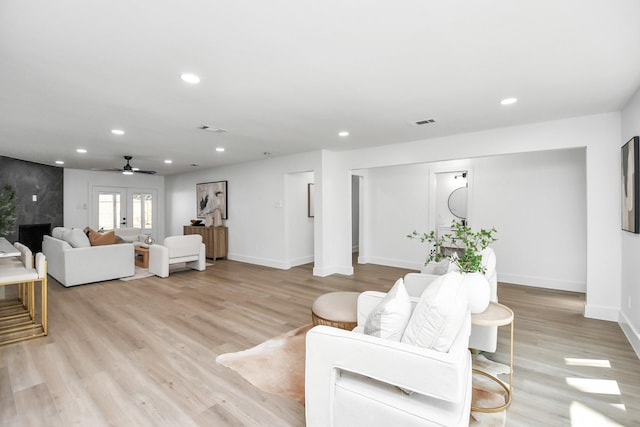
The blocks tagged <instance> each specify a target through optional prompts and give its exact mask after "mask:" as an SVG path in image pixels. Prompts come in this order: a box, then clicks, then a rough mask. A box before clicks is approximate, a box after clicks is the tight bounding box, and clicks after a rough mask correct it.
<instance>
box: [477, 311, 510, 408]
mask: <svg viewBox="0 0 640 427" xmlns="http://www.w3.org/2000/svg"><path fill="white" fill-rule="evenodd" d="M514 321H515V319H514ZM514 321H512V322H511V343H510V346H509V347H510V348H509V387H507V386H506V385H505V384H504V382H502V380H500V379H499V378H497V377H495V376H493V375H491V374H489V373H487V372H484V371H481V370H479V369H472V372H473V373H474V374H479V375H482V376H484V377H487V378H489V379H491V380H493V381H494V382H495V383H496V384H498V385H499V386H500V387H502V388H503V389H504V391H505V392H506V393H507V398H506V399H505V402H504V405H500V406H496V407H492V408H478V407H476V406H472V407H471V410H472V411H475V412H500V411H503V410H505V409H507V408H508V407H509V405H511V398H512V397H513V323H514Z"/></svg>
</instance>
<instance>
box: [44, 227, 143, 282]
mask: <svg viewBox="0 0 640 427" xmlns="http://www.w3.org/2000/svg"><path fill="white" fill-rule="evenodd" d="M43 239H44V240H43V242H42V252H43V253H44V255H45V256H46V257H47V262H48V271H49V275H51V276H52V277H53V278H54V279H56V280H57V281H58V282H60V284H62V285H63V286H66V287H69V286H75V285H83V284H86V283H93V282H100V281H103V280H112V279H119V278H121V277H127V276H133V275H134V273H135V266H134V253H133V244H131V243H119V244H112V245H102V246H91V243H90V242H89V239H88V237H87V236H86V235H85V234H84V232H83V231H82V230H81V229H79V228H75V229H70V228H64V227H56V228H54V229H53V230H52V232H51V236H44V238H43Z"/></svg>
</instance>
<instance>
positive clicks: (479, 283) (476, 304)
mask: <svg viewBox="0 0 640 427" xmlns="http://www.w3.org/2000/svg"><path fill="white" fill-rule="evenodd" d="M464 282H465V284H466V286H467V292H468V295H469V311H471V313H482V312H483V311H485V310H486V309H487V307H488V306H489V302H490V300H491V286H489V282H488V281H487V278H486V277H484V274H482V273H478V272H474V273H465V278H464Z"/></svg>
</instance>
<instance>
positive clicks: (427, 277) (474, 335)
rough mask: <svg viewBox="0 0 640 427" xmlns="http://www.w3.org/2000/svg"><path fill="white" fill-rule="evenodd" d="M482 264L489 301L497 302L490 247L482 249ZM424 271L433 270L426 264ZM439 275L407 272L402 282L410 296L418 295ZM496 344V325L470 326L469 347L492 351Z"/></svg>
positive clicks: (495, 272) (496, 287)
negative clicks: (489, 293) (489, 292)
mask: <svg viewBox="0 0 640 427" xmlns="http://www.w3.org/2000/svg"><path fill="white" fill-rule="evenodd" d="M482 265H483V266H484V268H485V269H486V271H485V273H484V275H485V277H486V278H487V281H488V282H489V287H490V289H491V301H494V302H498V273H497V271H496V254H495V252H494V251H493V249H491V248H486V249H484V250H483V251H482ZM425 271H433V266H431V265H429V266H427V269H426V270H425ZM438 277H440V275H438V274H433V273H409V274H407V275H406V276H405V277H404V284H405V286H406V287H407V292H408V293H409V295H410V296H417V297H419V296H420V295H421V294H422V292H423V291H424V289H425V288H426V287H427V286H428V285H429V284H430V283H431V282H433V281H434V280H435V279H437V278H438ZM497 345H498V328H497V326H477V325H473V326H472V327H471V336H470V337H469V348H473V349H476V350H481V351H488V352H490V353H493V352H495V351H496V348H497Z"/></svg>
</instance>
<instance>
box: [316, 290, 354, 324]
mask: <svg viewBox="0 0 640 427" xmlns="http://www.w3.org/2000/svg"><path fill="white" fill-rule="evenodd" d="M358 295H360V293H359V292H330V293H328V294H324V295H321V296H319V297H318V298H316V300H315V301H314V302H313V305H312V306H311V318H312V319H313V324H314V325H316V326H317V325H327V326H333V327H334V328H341V329H346V330H349V331H350V330H352V329H353V328H355V327H356V325H357V324H358Z"/></svg>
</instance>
